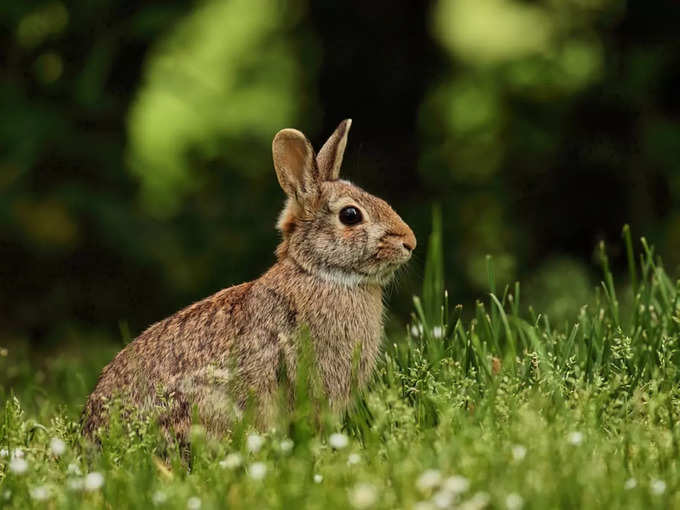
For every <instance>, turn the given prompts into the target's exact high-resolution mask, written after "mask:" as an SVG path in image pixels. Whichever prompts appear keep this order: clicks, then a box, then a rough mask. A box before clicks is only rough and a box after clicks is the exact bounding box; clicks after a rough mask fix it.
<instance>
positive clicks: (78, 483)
mask: <svg viewBox="0 0 680 510" xmlns="http://www.w3.org/2000/svg"><path fill="white" fill-rule="evenodd" d="M66 487H68V489H69V490H72V491H82V490H83V489H84V488H85V479H84V478H81V477H78V478H69V479H68V481H67V482H66Z"/></svg>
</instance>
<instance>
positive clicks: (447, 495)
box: [432, 489, 456, 508]
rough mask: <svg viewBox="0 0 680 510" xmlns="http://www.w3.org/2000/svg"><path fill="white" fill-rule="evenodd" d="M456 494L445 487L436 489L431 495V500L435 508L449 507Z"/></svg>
mask: <svg viewBox="0 0 680 510" xmlns="http://www.w3.org/2000/svg"><path fill="white" fill-rule="evenodd" d="M455 498H456V495H455V494H454V493H452V492H450V491H447V490H446V489H442V490H440V491H437V492H436V493H435V495H434V496H432V502H433V503H434V506H436V507H437V508H449V507H450V506H451V505H452V504H453V501H454V499H455Z"/></svg>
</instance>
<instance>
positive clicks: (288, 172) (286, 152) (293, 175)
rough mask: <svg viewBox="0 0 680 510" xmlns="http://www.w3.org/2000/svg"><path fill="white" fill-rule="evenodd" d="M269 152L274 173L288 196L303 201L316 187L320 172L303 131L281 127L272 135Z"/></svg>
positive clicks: (310, 145)
mask: <svg viewBox="0 0 680 510" xmlns="http://www.w3.org/2000/svg"><path fill="white" fill-rule="evenodd" d="M272 154H273V157H274V170H276V177H277V178H278V179H279V184H280V185H281V188H283V191H285V192H286V194H287V195H288V196H289V197H292V198H294V199H295V200H297V201H298V202H299V203H303V202H305V201H306V200H307V199H308V198H309V197H310V196H311V195H313V194H314V193H315V192H316V191H317V189H318V184H319V173H318V170H317V168H316V160H315V159H314V150H313V149H312V144H311V143H309V140H307V137H305V135H303V134H302V133H301V132H300V131H298V130H297V129H282V130H281V131H279V132H278V133H276V136H275V137H274V141H273V142H272Z"/></svg>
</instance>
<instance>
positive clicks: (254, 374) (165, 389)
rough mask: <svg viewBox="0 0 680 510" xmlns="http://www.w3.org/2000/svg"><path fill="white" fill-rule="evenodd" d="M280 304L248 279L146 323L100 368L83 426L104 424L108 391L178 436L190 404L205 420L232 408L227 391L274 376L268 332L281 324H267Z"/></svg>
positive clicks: (273, 350)
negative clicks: (154, 414)
mask: <svg viewBox="0 0 680 510" xmlns="http://www.w3.org/2000/svg"><path fill="white" fill-rule="evenodd" d="M263 298H264V299H263ZM280 309H281V305H280V304H278V305H277V304H276V303H273V302H272V299H271V296H270V297H267V296H262V290H261V289H255V288H254V287H253V282H249V283H244V284H241V285H237V286H234V287H230V288H228V289H224V290H222V291H220V292H218V293H216V294H214V295H212V296H210V297H208V298H206V299H204V300H202V301H199V302H197V303H194V304H193V305H191V306H188V307H187V308H184V309H183V310H180V311H179V312H177V313H176V314H174V315H172V316H170V317H168V318H167V319H165V320H163V321H160V322H158V323H156V324H154V325H152V326H150V327H149V328H148V329H147V330H145V331H144V332H143V333H142V334H141V335H140V336H139V337H137V338H136V339H135V340H134V341H133V342H132V343H130V344H129V345H128V346H127V347H125V348H124V349H123V350H122V351H121V352H120V353H118V355H116V357H115V358H114V359H113V360H112V361H111V362H110V363H109V364H108V365H107V366H106V367H105V368H104V370H103V371H102V374H101V376H100V378H99V381H98V382H97V386H96V387H95V390H94V391H93V392H92V394H91V395H90V398H89V399H88V402H87V405H86V407H85V412H84V418H85V423H84V428H85V431H86V432H87V433H88V434H89V435H92V432H94V430H95V429H96V428H98V427H99V426H100V425H103V424H105V422H106V419H107V412H106V409H105V406H106V404H107V402H109V401H110V400H111V399H112V398H113V397H120V398H121V399H122V402H123V403H131V404H134V405H136V406H137V407H139V408H141V409H143V410H148V409H149V408H156V409H157V410H160V416H159V418H160V420H161V424H162V425H168V426H171V428H174V429H176V432H178V433H180V434H182V433H183V430H178V429H184V428H186V427H187V426H188V424H189V422H190V419H191V416H190V414H191V408H192V407H193V405H197V406H198V407H199V411H200V410H201V408H204V411H205V412H204V413H202V414H206V415H207V416H202V418H203V419H205V420H206V421H210V419H211V415H217V414H219V415H223V414H225V413H229V414H233V412H234V411H235V409H236V408H238V407H239V406H242V404H243V402H240V401H238V399H236V400H233V399H232V398H231V395H239V394H243V393H244V392H243V391H242V390H243V388H242V386H244V385H250V386H252V385H253V384H255V385H257V384H258V381H265V380H269V379H270V378H271V377H269V372H270V371H271V370H272V369H275V367H274V365H275V363H274V361H275V358H276V357H277V354H278V348H277V346H276V345H275V344H276V338H273V337H272V335H275V334H276V333H277V332H278V329H279V328H275V327H273V326H271V322H272V320H277V319H278V320H280V318H281V316H282V315H285V314H286V313H287V312H285V311H281V310H280ZM263 328H264V330H265V331H264V334H263V331H262V330H263ZM275 330H276V331H275ZM255 339H258V340H259V341H257V344H255V343H254V342H255ZM237 373H238V376H236V374H237ZM245 393H246V394H247V391H246V392H245ZM227 408H228V409H227ZM166 421H167V423H164V422H166ZM185 422H186V423H185Z"/></svg>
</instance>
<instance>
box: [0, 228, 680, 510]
mask: <svg viewBox="0 0 680 510" xmlns="http://www.w3.org/2000/svg"><path fill="white" fill-rule="evenodd" d="M438 225H439V220H436V221H435V227H437V226H438ZM438 232H439V230H438V228H435V230H434V233H433V235H432V238H431V240H430V243H429V252H428V256H427V268H426V271H425V278H424V280H425V284H424V289H423V292H422V300H421V299H418V298H416V299H414V315H413V318H412V321H411V324H410V326H409V329H408V331H407V332H405V333H404V334H403V335H402V336H401V337H393V338H390V339H389V340H388V341H387V342H386V347H385V356H384V360H383V361H382V362H381V365H380V369H379V373H378V374H377V377H376V380H375V382H374V384H373V385H372V387H371V388H370V391H368V392H367V393H366V395H365V396H364V397H363V398H362V399H360V400H359V401H358V404H357V406H356V411H355V412H353V413H352V414H351V415H350V416H347V417H345V418H344V419H343V420H342V421H334V420H333V419H331V418H328V419H326V420H321V424H320V425H314V423H315V421H316V420H315V419H314V413H313V411H312V409H313V408H314V405H311V403H310V399H311V398H313V397H312V396H311V393H312V392H307V393H306V394H307V395H308V398H307V399H303V400H302V401H301V402H299V403H298V406H297V407H296V409H295V410H294V412H293V413H291V414H290V415H289V416H287V418H286V419H285V420H283V421H282V422H281V423H280V425H279V426H278V427H277V429H276V430H272V431H270V432H268V433H267V434H265V435H264V436H262V437H261V439H263V442H262V444H261V445H259V446H260V448H259V449H258V448H253V446H258V444H257V443H259V441H258V439H257V438H255V439H253V437H254V436H252V434H253V432H252V429H250V427H249V425H248V422H247V420H246V421H244V422H243V423H241V425H240V426H239V427H238V428H237V430H235V431H234V433H233V435H232V437H230V438H228V439H224V440H221V441H217V440H214V439H210V438H207V437H205V436H204V434H203V432H202V429H201V428H200V426H196V427H195V430H194V433H193V443H192V452H191V460H190V461H189V463H187V462H186V460H185V459H184V458H183V457H182V456H181V455H180V454H179V453H178V452H177V451H176V450H175V449H170V451H163V446H162V442H161V441H159V439H158V434H157V432H156V431H155V428H154V425H153V424H152V423H146V422H135V423H122V422H119V423H116V424H115V425H114V426H113V427H112V430H111V432H110V434H109V435H108V436H107V437H106V438H105V439H104V441H103V447H102V449H101V450H99V449H97V448H93V447H92V446H91V445H87V444H85V443H84V442H83V441H82V439H81V438H80V435H79V430H78V423H77V422H78V413H79V411H80V408H81V406H82V404H83V401H84V398H85V396H86V395H87V392H88V390H90V389H91V387H92V385H93V383H94V378H95V377H96V374H97V372H98V370H99V369H100V367H101V366H102V364H103V363H104V362H105V360H106V359H107V358H109V357H110V356H111V355H112V351H111V350H105V351H101V349H100V350H99V351H96V350H92V351H86V353H84V354H83V353H80V354H70V355H69V354H61V355H58V356H53V357H50V358H49V359H48V360H43V362H41V363H40V362H37V361H35V362H30V361H29V359H30V356H29V354H28V353H22V352H21V351H20V350H15V349H10V350H9V352H7V353H3V354H4V356H0V374H2V375H0V398H1V399H2V404H1V406H2V410H1V411H0V449H4V450H6V451H7V455H6V456H5V457H2V458H0V507H4V508H17V509H23V508H30V507H32V506H33V507H41V508H42V507H45V506H48V507H51V508H61V507H64V508H80V507H85V508H101V507H103V508H115V509H118V508H131V507H140V508H144V507H153V506H155V507H158V508H178V509H179V508H182V509H184V508H196V507H197V506H196V505H197V504H199V503H200V505H201V508H224V507H229V508H303V507H304V508H319V509H324V510H328V509H332V508H342V509H346V508H419V509H425V508H458V507H460V508H468V509H469V508H510V509H516V508H558V507H559V508H604V507H607V508H672V507H680V496H679V495H678V490H677V489H678V486H679V483H680V474H679V472H678V459H679V458H680V456H679V453H680V452H679V447H680V443H679V441H680V431H679V430H678V426H676V424H677V422H678V416H680V388H679V386H678V382H679V377H678V376H679V369H678V368H679V366H680V353H679V352H678V333H679V328H680V316H679V315H678V298H679V296H680V293H679V292H678V291H679V287H678V284H677V283H676V282H673V281H672V280H671V279H669V277H668V276H667V274H666V272H665V271H664V269H663V267H662V266H661V263H660V261H659V260H657V258H656V257H655V255H654V253H653V251H652V250H651V248H649V247H648V246H647V244H646V243H645V242H644V240H642V242H641V244H640V247H641V254H640V258H639V262H637V263H636V262H635V260H634V253H633V245H632V243H631V241H630V234H629V232H628V230H627V229H624V239H625V241H626V246H627V256H628V259H629V268H630V274H629V280H630V286H628V287H626V288H625V291H622V290H621V289H622V288H623V287H621V288H617V286H616V285H615V283H614V281H613V278H612V275H611V273H610V271H609V266H608V262H607V259H606V256H605V252H604V247H601V257H602V265H603V270H604V272H603V274H604V279H603V284H602V286H601V287H599V288H598V289H596V291H595V292H594V295H593V296H592V300H591V301H590V304H588V305H584V306H583V308H582V309H581V310H580V312H579V313H578V316H577V317H575V318H574V320H573V321H572V322H571V323H565V324H562V325H553V324H551V323H550V320H549V318H548V317H546V316H544V315H541V314H539V313H536V312H534V311H533V310H532V309H531V308H527V307H525V305H524V304H522V303H520V287H519V285H515V286H513V287H512V288H506V289H496V288H495V286H496V282H495V278H494V270H493V260H492V259H489V260H488V273H489V284H490V288H491V291H492V293H491V294H490V296H489V297H488V299H486V300H485V302H478V303H477V304H476V305H475V306H474V307H473V310H474V317H473V318H471V319H469V320H467V319H465V320H464V319H462V318H461V316H462V315H463V314H462V311H461V308H460V306H455V307H450V306H449V303H448V297H447V295H446V293H445V291H444V290H443V284H442V277H443V276H442V275H443V271H444V268H443V267H442V256H441V247H442V242H441V239H440V236H439V233H438ZM617 290H618V291H619V292H620V294H621V295H620V296H618V295H617ZM466 308H470V307H469V306H468V305H466ZM524 310H527V311H526V312H525V311H524ZM333 433H340V434H342V435H340V436H337V435H335V436H332V434H333ZM249 436H250V438H249ZM258 437H260V436H258ZM53 438H59V439H61V440H62V441H64V443H65V447H66V448H65V451H64V452H63V453H61V454H59V455H56V454H55V453H54V452H53V448H51V441H53ZM343 439H347V441H346V443H347V444H346V445H344V444H343V443H344V441H343ZM249 445H250V447H251V448H249ZM333 445H335V447H334V446H333ZM56 446H59V445H56ZM291 446H292V448H291ZM17 449H20V450H21V452H23V460H24V461H25V463H23V462H22V461H16V460H15V461H13V462H12V461H11V460H10V458H11V457H12V452H16V451H17ZM251 450H257V451H251ZM57 451H58V448H57ZM239 460H240V462H237V461H239ZM189 466H190V467H189ZM22 467H25V468H26V469H25V471H24V472H23V473H19V472H17V471H21V468H22ZM88 473H90V475H89V478H85V477H86V475H87V474H88ZM91 473H99V475H101V477H99V476H98V475H96V474H95V475H92V474H91ZM100 481H101V482H103V483H102V485H101V487H99V483H97V482H100ZM83 484H85V487H88V486H89V487H90V489H91V490H84V488H83ZM192 505H193V506H192Z"/></svg>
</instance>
